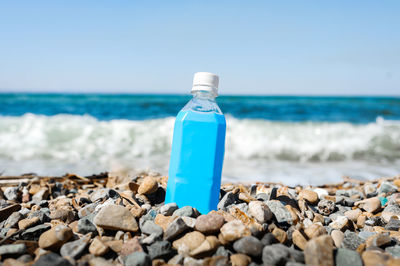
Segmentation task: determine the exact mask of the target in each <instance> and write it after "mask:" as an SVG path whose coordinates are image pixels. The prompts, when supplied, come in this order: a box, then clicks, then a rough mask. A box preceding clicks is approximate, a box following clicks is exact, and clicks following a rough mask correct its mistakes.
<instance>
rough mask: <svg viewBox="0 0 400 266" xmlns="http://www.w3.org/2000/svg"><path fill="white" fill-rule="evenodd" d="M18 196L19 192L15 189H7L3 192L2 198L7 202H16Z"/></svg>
mask: <svg viewBox="0 0 400 266" xmlns="http://www.w3.org/2000/svg"><path fill="white" fill-rule="evenodd" d="M18 194H19V191H18V188H17V187H8V188H6V189H5V191H4V196H5V197H6V199H8V200H13V201H16V200H17V199H18Z"/></svg>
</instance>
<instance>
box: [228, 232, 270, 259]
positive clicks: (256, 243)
mask: <svg viewBox="0 0 400 266" xmlns="http://www.w3.org/2000/svg"><path fill="white" fill-rule="evenodd" d="M233 248H234V249H235V250H236V252H238V253H243V254H246V255H249V256H253V257H259V256H261V253H262V250H263V244H262V243H261V241H260V240H258V239H257V238H255V237H254V236H245V237H242V238H241V239H239V240H236V241H235V243H234V244H233Z"/></svg>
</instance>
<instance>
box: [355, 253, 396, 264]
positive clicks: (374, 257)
mask: <svg viewBox="0 0 400 266" xmlns="http://www.w3.org/2000/svg"><path fill="white" fill-rule="evenodd" d="M361 258H362V260H363V262H364V266H381V265H382V266H384V265H386V261H388V260H389V259H390V255H388V254H384V253H382V252H380V251H378V250H367V251H364V252H363V253H362V254H361Z"/></svg>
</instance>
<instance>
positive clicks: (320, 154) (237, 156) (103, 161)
mask: <svg viewBox="0 0 400 266" xmlns="http://www.w3.org/2000/svg"><path fill="white" fill-rule="evenodd" d="M173 123H174V118H173V117H169V118H164V119H154V120H144V121H131V120H112V121H98V120H97V119H95V118H93V117H91V116H76V115H56V116H41V115H33V114H26V115H24V116H20V117H7V116H0V172H1V171H4V174H21V173H24V172H36V173H38V174H64V173H65V172H77V173H80V174H82V175H86V174H92V173H96V172H99V171H109V170H115V169H120V168H121V169H155V170H157V171H160V172H161V173H164V174H166V173H167V169H168V161H169V152H170V147H171V139H172V129H173ZM227 126H228V127H227V142H226V152H225V163H224V172H223V175H224V181H254V180H258V181H282V182H285V183H288V184H294V183H324V182H335V181H338V180H340V179H341V176H342V175H350V176H353V177H357V178H376V177H380V176H389V175H396V174H399V173H400V122H399V121H387V120H383V119H380V118H378V119H377V121H376V122H374V123H369V124H360V125H356V124H350V123H325V122H324V123H322V122H318V123H317V122H301V123H288V122H272V121H266V120H253V119H251V120H250V119H236V118H233V117H227Z"/></svg>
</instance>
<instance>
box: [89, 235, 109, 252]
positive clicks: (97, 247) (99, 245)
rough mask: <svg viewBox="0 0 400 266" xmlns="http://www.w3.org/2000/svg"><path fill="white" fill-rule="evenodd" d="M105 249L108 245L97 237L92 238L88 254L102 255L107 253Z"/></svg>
mask: <svg viewBox="0 0 400 266" xmlns="http://www.w3.org/2000/svg"><path fill="white" fill-rule="evenodd" d="M107 251H108V246H107V245H105V244H104V243H103V242H101V241H100V240H99V238H98V237H96V238H95V239H93V242H92V243H91V244H90V246H89V252H90V254H93V255H95V256H103V255H104V254H106V253H107Z"/></svg>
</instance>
